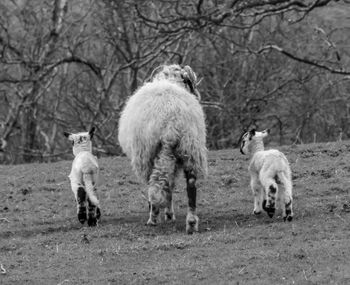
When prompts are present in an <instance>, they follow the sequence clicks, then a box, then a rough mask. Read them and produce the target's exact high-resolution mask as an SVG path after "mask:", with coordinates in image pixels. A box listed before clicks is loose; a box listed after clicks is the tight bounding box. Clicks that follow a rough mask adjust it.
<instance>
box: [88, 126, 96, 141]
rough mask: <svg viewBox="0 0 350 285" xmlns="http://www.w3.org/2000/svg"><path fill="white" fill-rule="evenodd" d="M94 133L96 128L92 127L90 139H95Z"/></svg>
mask: <svg viewBox="0 0 350 285" xmlns="http://www.w3.org/2000/svg"><path fill="white" fill-rule="evenodd" d="M94 133H95V127H92V128H91V129H90V131H89V135H90V139H92V138H93V137H94Z"/></svg>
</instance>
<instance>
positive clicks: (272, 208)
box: [262, 200, 276, 218]
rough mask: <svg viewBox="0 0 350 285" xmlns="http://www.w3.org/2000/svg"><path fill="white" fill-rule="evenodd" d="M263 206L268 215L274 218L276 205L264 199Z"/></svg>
mask: <svg viewBox="0 0 350 285" xmlns="http://www.w3.org/2000/svg"><path fill="white" fill-rule="evenodd" d="M262 207H263V209H264V211H265V212H266V213H267V215H268V216H269V217H270V218H272V217H273V215H274V214H275V210H276V209H275V205H274V204H270V205H268V206H267V205H266V200H264V201H263V203H262Z"/></svg>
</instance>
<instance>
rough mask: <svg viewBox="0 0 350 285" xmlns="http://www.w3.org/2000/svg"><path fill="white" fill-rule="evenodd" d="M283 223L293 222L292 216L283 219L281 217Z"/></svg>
mask: <svg viewBox="0 0 350 285" xmlns="http://www.w3.org/2000/svg"><path fill="white" fill-rule="evenodd" d="M283 221H288V222H291V221H293V216H285V217H283Z"/></svg>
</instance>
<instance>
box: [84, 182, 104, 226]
mask: <svg viewBox="0 0 350 285" xmlns="http://www.w3.org/2000/svg"><path fill="white" fill-rule="evenodd" d="M94 191H96V188H95V187H94ZM87 201H88V225H89V226H90V227H94V226H96V225H97V223H98V221H99V220H100V218H101V210H100V208H99V207H98V206H96V205H94V204H93V203H92V202H91V201H90V199H89V198H88V199H87Z"/></svg>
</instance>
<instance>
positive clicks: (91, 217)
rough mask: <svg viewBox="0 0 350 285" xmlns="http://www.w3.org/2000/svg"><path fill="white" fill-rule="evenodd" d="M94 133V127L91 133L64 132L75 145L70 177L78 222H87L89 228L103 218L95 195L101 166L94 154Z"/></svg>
mask: <svg viewBox="0 0 350 285" xmlns="http://www.w3.org/2000/svg"><path fill="white" fill-rule="evenodd" d="M94 132H95V128H94V127H92V128H91V129H90V131H89V132H81V133H76V134H72V133H68V132H64V135H65V136H66V137H67V138H68V140H70V141H72V143H73V154H74V156H75V158H74V160H73V163H72V170H71V172H70V174H69V176H68V177H69V179H70V183H71V188H72V191H73V193H74V197H75V200H76V202H77V213H78V220H79V221H80V222H81V223H82V224H84V223H85V221H86V220H87V222H88V225H89V226H96V225H97V222H98V221H99V220H100V217H101V210H100V203H99V200H98V199H97V197H96V195H95V192H96V185H97V182H98V176H99V166H98V162H97V158H96V157H95V156H94V155H93V154H92V143H91V139H92V138H93V136H94ZM87 208H88V213H87Z"/></svg>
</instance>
